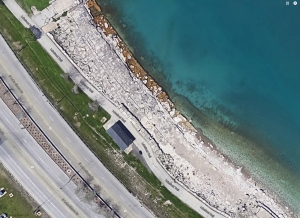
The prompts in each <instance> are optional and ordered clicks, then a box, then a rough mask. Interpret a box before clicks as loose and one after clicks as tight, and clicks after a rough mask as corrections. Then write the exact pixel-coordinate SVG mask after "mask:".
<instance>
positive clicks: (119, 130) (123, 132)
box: [107, 120, 135, 150]
mask: <svg viewBox="0 0 300 218" xmlns="http://www.w3.org/2000/svg"><path fill="white" fill-rule="evenodd" d="M107 133H108V135H110V137H112V139H113V140H114V141H115V142H116V143H117V145H118V146H119V147H120V148H121V149H122V150H125V149H126V148H127V147H128V146H129V145H130V144H131V143H132V142H133V141H134V140H135V138H134V136H133V135H132V134H131V132H129V130H128V129H127V128H126V127H125V126H124V124H123V123H122V122H121V121H120V120H119V121H118V122H116V123H115V124H114V125H113V126H112V127H110V128H109V129H108V130H107Z"/></svg>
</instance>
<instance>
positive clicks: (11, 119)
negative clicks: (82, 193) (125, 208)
mask: <svg viewBox="0 0 300 218" xmlns="http://www.w3.org/2000/svg"><path fill="white" fill-rule="evenodd" d="M0 129H1V130H2V131H1V132H3V135H0V138H1V144H0V159H1V162H2V163H3V164H4V165H5V167H6V168H7V169H8V170H9V171H10V172H11V173H12V174H13V175H14V177H15V178H16V179H17V180H18V181H19V182H21V184H22V186H23V187H24V188H25V189H26V190H27V191H28V193H30V195H31V196H32V197H33V198H34V199H35V200H36V201H37V202H38V204H39V205H41V206H42V207H43V208H44V209H45V210H46V211H47V212H48V213H49V214H50V215H51V216H52V217H66V218H68V217H101V216H100V215H97V214H95V213H94V212H93V210H92V209H91V207H90V206H89V205H88V204H85V203H82V202H80V200H79V198H78V197H77V196H76V195H75V189H76V186H75V184H73V183H72V182H70V179H69V178H68V177H67V176H66V175H65V174H64V173H63V172H62V171H61V169H60V168H59V167H58V166H57V165H56V164H55V163H54V162H53V160H52V159H51V158H50V157H49V156H48V155H47V154H46V153H45V152H44V150H43V149H42V148H41V147H40V145H39V144H37V142H36V141H35V140H34V139H33V138H32V137H31V136H30V134H29V133H28V132H27V131H26V130H25V129H22V126H21V125H20V122H19V121H18V119H17V118H16V117H15V116H14V114H13V113H12V112H11V111H10V110H9V108H8V107H7V106H6V105H5V103H4V102H3V101H2V100H1V99H0ZM63 199H64V200H63ZM65 202H67V204H68V205H70V206H66V203H65ZM71 207H72V208H73V210H72V209H71Z"/></svg>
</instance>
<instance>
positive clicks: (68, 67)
mask: <svg viewBox="0 0 300 218" xmlns="http://www.w3.org/2000/svg"><path fill="white" fill-rule="evenodd" d="M3 2H4V3H5V4H6V5H7V6H8V8H9V9H10V10H11V11H12V13H13V14H14V15H15V16H16V17H17V18H18V19H19V20H20V21H21V23H22V24H23V25H24V26H26V27H28V26H29V25H28V24H31V25H35V23H34V22H33V21H32V20H31V19H30V18H29V17H28V16H27V15H26V14H25V12H24V11H22V9H21V8H19V6H18V5H17V6H16V3H15V1H14V0H9V1H8V0H3ZM38 41H39V42H40V43H41V45H42V46H43V47H44V49H45V50H46V51H47V52H48V53H49V54H50V55H51V56H52V57H53V59H54V60H55V61H56V62H57V63H58V64H59V66H60V67H61V69H62V70H64V71H65V72H71V71H72V72H78V69H76V68H74V65H73V63H72V61H70V60H69V59H68V58H67V57H66V56H65V54H64V53H63V52H62V51H61V50H60V48H58V47H57V46H56V44H55V43H54V42H53V41H52V40H51V39H50V38H49V37H48V36H47V35H46V34H43V36H42V38H41V39H39V40H38ZM19 76H21V75H19ZM80 77H81V76H80V75H79V76H78V77H77V79H78V81H79V80H80V79H83V77H81V78H80ZM20 79H21V81H22V83H23V84H24V86H26V90H28V92H29V93H28V100H30V98H31V97H30V95H33V96H34V98H38V99H39V100H38V101H40V100H43V101H45V100H44V97H41V96H40V95H39V96H36V95H37V93H39V92H32V91H31V90H30V88H31V86H30V85H28V84H27V82H28V83H29V84H30V83H31V84H32V82H31V79H26V80H24V79H25V78H24V75H23V76H22V78H21V77H20ZM83 80H85V79H83ZM86 84H87V85H88V87H89V89H84V88H83V91H84V92H85V93H86V94H87V95H88V96H90V97H91V98H92V99H95V98H100V99H101V102H102V104H101V106H102V107H103V108H104V109H105V110H106V111H107V112H108V113H110V114H111V120H110V122H114V121H117V120H119V117H118V116H117V115H116V114H115V113H113V111H114V112H116V113H117V114H119V115H121V116H123V118H124V119H125V120H126V117H125V116H124V115H123V114H122V111H120V110H119V109H118V108H117V107H115V106H114V105H113V104H112V103H111V102H110V101H108V100H107V99H106V98H105V97H104V96H103V95H102V94H101V93H99V92H98V91H97V90H96V89H95V88H94V87H93V86H92V85H91V84H89V83H86ZM90 90H92V91H90ZM26 96H27V94H26ZM26 98H27V97H26ZM30 102H32V101H30ZM39 107H43V109H42V110H41V111H40V112H38V114H39V115H41V114H43V113H44V114H48V117H49V116H50V114H49V109H48V105H45V107H44V106H42V105H41V104H40V103H39V106H38V107H37V106H36V104H33V108H35V109H36V110H39V109H38V108H39ZM43 111H44V112H43ZM45 111H47V113H45ZM51 116H52V115H51ZM53 116H55V117H51V119H55V123H57V124H59V125H56V127H55V128H57V129H58V133H59V132H60V131H59V130H63V131H62V132H63V133H64V136H62V137H61V138H60V139H63V138H65V136H66V135H67V134H66V129H65V128H67V126H66V125H67V124H65V123H62V122H61V121H60V120H61V118H60V117H59V115H58V116H57V114H56V115H53ZM42 119H43V120H44V122H46V125H49V126H50V128H52V131H53V127H52V125H51V124H52V123H53V121H51V120H50V121H49V119H48V118H47V116H43V118H42ZM51 122H52V123H51ZM124 124H125V126H126V127H127V128H128V129H129V130H130V131H131V132H132V133H133V135H134V136H135V137H136V141H135V144H136V145H137V146H138V148H139V149H140V150H142V151H143V154H144V157H145V159H146V161H147V163H148V165H149V167H150V168H151V170H152V171H153V173H154V174H155V175H156V176H157V177H158V178H159V180H160V181H161V182H162V183H163V184H164V185H165V186H166V187H167V188H168V189H169V190H170V191H171V192H172V193H173V194H174V195H176V196H177V197H178V198H180V199H181V200H182V201H183V202H185V203H186V204H188V205H189V206H190V207H191V208H193V209H194V210H195V211H197V212H198V213H200V214H202V215H203V216H205V217H224V216H223V215H221V214H220V213H218V212H217V211H216V210H215V209H214V208H212V207H210V206H208V205H206V204H205V203H203V202H202V201H200V200H199V199H198V198H197V197H195V196H194V195H193V194H192V193H190V192H189V191H188V190H187V189H185V188H183V187H182V186H181V185H179V184H177V183H174V181H173V179H172V178H171V177H170V176H169V175H168V174H167V173H166V171H165V170H164V169H163V168H162V166H161V165H160V164H159V163H158V162H157V160H156V158H155V157H154V154H153V151H152V149H151V146H150V145H149V144H148V142H147V140H145V139H144V138H143V137H142V136H141V135H139V133H138V132H137V130H136V129H135V128H134V125H133V124H132V123H131V122H125V123H124ZM47 127H48V126H47ZM48 128H49V127H48ZM53 132H54V131H53ZM70 134H71V133H70ZM59 135H60V134H59ZM71 135H72V134H71ZM50 138H52V137H51V136H50ZM75 138H76V137H74V138H73V137H71V136H70V137H68V141H69V140H72V143H74V142H75V141H77V139H75ZM69 143H70V141H69V142H67V141H66V140H64V143H63V144H65V145H68V144H69ZM142 143H144V144H145V146H146V147H147V150H148V151H149V152H150V155H151V158H149V156H148V155H146V154H147V152H146V151H145V148H144V146H143V145H142ZM67 147H68V146H66V149H68V148H67ZM76 147H77V146H76ZM78 147H80V146H78ZM61 149H62V151H63V153H64V154H65V152H64V150H65V149H64V148H61ZM75 149H78V152H81V150H83V147H82V148H75ZM75 149H73V151H70V152H75V151H74V150H75ZM68 151H69V150H68ZM79 154H83V153H79ZM66 155H67V154H66ZM86 155H87V154H86ZM74 156H75V157H78V156H76V154H75V153H74ZM80 159H81V160H82V157H81V158H80ZM80 159H78V160H80ZM85 159H86V156H85ZM93 161H96V160H94V159H93ZM72 163H73V162H72ZM82 163H87V162H84V161H82ZM93 165H94V164H92V165H89V166H93ZM91 168H92V167H91ZM95 170H96V169H95ZM91 172H94V169H91ZM95 172H97V171H95ZM100 179H101V178H100ZM102 182H103V180H102ZM104 184H105V181H104ZM126 202H129V201H127V200H126ZM131 208H132V206H131ZM143 217H144V216H143Z"/></svg>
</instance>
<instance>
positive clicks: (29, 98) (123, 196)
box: [0, 0, 224, 217]
mask: <svg viewBox="0 0 300 218" xmlns="http://www.w3.org/2000/svg"><path fill="white" fill-rule="evenodd" d="M3 2H4V3H5V4H6V5H7V7H8V8H9V9H10V10H11V11H12V12H13V14H14V15H15V16H16V17H17V18H18V19H19V21H20V22H21V23H22V24H23V25H24V26H25V27H29V25H36V24H35V23H34V22H33V21H32V19H31V18H30V17H29V16H28V15H27V14H26V13H25V12H24V11H23V10H22V9H21V8H20V7H19V6H18V5H17V4H16V2H15V1H14V0H9V1H8V0H3ZM38 41H39V42H40V44H41V45H42V46H43V47H44V49H45V50H46V51H47V52H48V53H49V54H50V55H51V56H52V57H53V59H54V60H55V61H56V62H57V63H58V64H59V66H60V67H61V69H62V70H64V71H65V72H70V71H71V70H72V71H77V70H76V69H75V68H74V66H73V64H72V61H70V60H69V59H68V58H67V57H66V56H65V54H64V53H63V52H62V51H61V50H60V49H59V48H58V47H57V46H56V44H55V43H54V42H52V41H51V39H50V38H49V37H48V36H47V35H46V34H43V36H42V37H41V39H39V40H38ZM1 67H2V72H3V73H2V74H3V75H4V76H5V78H6V81H7V82H8V83H9V84H10V85H11V86H12V87H13V88H14V91H15V92H16V94H17V95H18V96H22V100H23V102H25V106H27V107H31V108H32V109H31V114H32V116H33V117H34V119H35V120H36V122H37V123H38V124H39V125H40V126H41V128H42V129H43V131H45V132H46V134H47V135H48V136H49V137H50V138H51V140H52V141H53V142H54V143H55V145H56V146H57V147H58V148H59V150H60V151H61V152H62V153H63V154H64V155H65V157H66V158H67V159H68V160H69V161H70V162H71V164H72V165H73V167H75V168H76V169H77V170H80V169H81V166H82V165H84V166H85V168H86V169H87V171H88V173H89V174H91V175H92V176H93V177H94V180H93V181H92V183H93V184H98V185H100V186H101V187H102V193H100V194H101V196H103V197H104V198H110V199H114V201H116V203H118V204H119V206H120V208H121V210H120V213H121V215H122V216H128V217H152V216H153V215H152V214H151V213H150V212H149V211H148V210H146V209H145V208H144V207H143V206H142V205H141V204H140V203H139V201H138V200H137V199H135V198H134V197H133V196H132V195H131V194H130V193H129V192H128V191H127V190H126V189H125V188H124V187H123V186H122V185H121V184H120V182H119V181H118V180H117V179H116V178H115V177H113V175H111V174H110V173H109V171H108V170H107V169H106V168H105V167H104V166H103V165H102V164H101V162H100V161H99V160H98V159H97V158H96V157H95V156H94V155H93V154H92V153H91V152H90V151H89V149H88V148H87V147H86V146H85V145H84V143H83V142H82V141H81V140H80V139H79V138H78V137H77V135H76V134H75V133H74V132H73V130H72V129H71V128H70V127H69V126H68V124H67V123H65V121H64V120H63V119H62V118H61V117H60V115H59V114H58V113H57V112H56V111H55V110H54V109H53V108H52V107H51V106H50V105H49V103H48V102H47V99H46V98H45V97H44V96H43V94H42V92H41V91H40V90H39V89H38V88H37V86H36V85H35V84H34V82H33V81H32V79H31V77H30V76H29V75H28V73H27V72H26V71H25V70H24V69H23V68H22V66H21V65H20V63H19V62H18V60H17V59H16V58H15V57H14V55H13V53H12V52H11V50H10V49H9V48H8V47H7V45H6V44H5V42H4V41H3V39H2V38H0V72H1ZM3 69H4V70H3ZM79 77H81V76H79ZM87 86H89V89H86V90H84V91H85V92H86V94H87V95H89V96H90V97H91V98H96V97H98V98H102V99H103V101H102V105H101V106H102V107H103V108H104V109H105V110H107V111H108V112H109V113H110V114H111V116H112V118H111V120H110V122H111V123H112V122H114V121H117V120H118V119H119V116H120V115H121V116H123V118H124V119H126V117H124V115H123V114H122V112H121V111H119V109H118V108H116V107H115V106H114V105H112V104H111V103H110V101H108V100H106V99H105V98H104V97H103V96H102V95H101V94H100V93H99V92H98V91H97V90H95V88H94V87H92V86H91V85H90V84H88V83H87ZM89 90H93V92H90V91H89ZM113 112H117V114H118V115H116V113H113ZM125 125H126V127H127V128H128V129H129V130H130V131H131V132H132V133H133V134H134V135H135V137H136V141H135V144H136V145H137V146H138V147H139V149H140V150H142V151H143V154H144V157H145V160H146V161H147V163H148V165H149V167H150V168H151V170H152V171H153V173H154V174H155V175H156V176H157V177H158V178H159V179H160V180H161V182H162V184H163V185H165V186H166V187H167V188H168V189H169V190H170V191H171V192H172V193H173V194H174V195H176V196H177V197H178V198H180V199H181V200H182V201H184V202H185V203H187V204H188V205H189V206H190V207H191V208H193V209H194V210H196V211H197V212H199V213H200V214H203V215H205V216H207V217H224V215H221V214H220V212H218V211H217V210H215V209H214V208H212V207H210V206H209V205H207V204H205V203H203V202H202V201H200V200H199V199H198V198H197V197H195V196H194V195H193V194H192V193H190V192H189V191H188V190H186V189H185V188H184V187H182V186H180V185H179V184H177V183H174V182H173V179H172V178H171V177H170V176H169V175H168V174H167V173H166V171H165V170H164V169H163V168H162V167H161V165H160V164H159V163H158V162H157V160H156V159H155V156H154V154H153V151H152V150H151V147H150V146H149V145H148V142H147V139H145V138H143V137H142V136H141V135H139V133H138V131H137V130H136V129H135V128H134V125H133V124H131V123H130V122H126V123H125ZM148 154H149V155H148ZM81 172H82V173H83V174H84V172H83V171H81ZM83 176H84V175H83Z"/></svg>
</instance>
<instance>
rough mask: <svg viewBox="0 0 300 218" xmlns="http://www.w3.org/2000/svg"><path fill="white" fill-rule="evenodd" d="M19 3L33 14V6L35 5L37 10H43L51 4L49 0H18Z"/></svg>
mask: <svg viewBox="0 0 300 218" xmlns="http://www.w3.org/2000/svg"><path fill="white" fill-rule="evenodd" d="M16 2H18V4H19V5H20V6H21V7H22V8H23V9H24V10H25V11H26V12H27V13H28V14H31V13H32V11H31V7H32V6H35V7H36V9H37V10H39V11H41V10H43V9H45V8H46V7H48V6H49V0H16Z"/></svg>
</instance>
